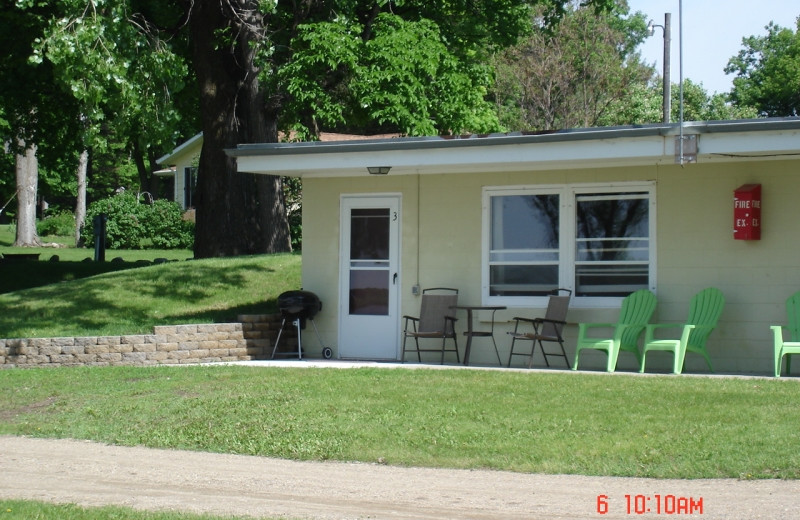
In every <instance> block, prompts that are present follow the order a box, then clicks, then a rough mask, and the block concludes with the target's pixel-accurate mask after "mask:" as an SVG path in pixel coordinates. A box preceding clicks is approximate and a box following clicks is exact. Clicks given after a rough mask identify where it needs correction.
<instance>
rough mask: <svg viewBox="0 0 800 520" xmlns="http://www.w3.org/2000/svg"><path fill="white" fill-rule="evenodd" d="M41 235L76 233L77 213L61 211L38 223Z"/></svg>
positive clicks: (37, 226) (37, 231)
mask: <svg viewBox="0 0 800 520" xmlns="http://www.w3.org/2000/svg"><path fill="white" fill-rule="evenodd" d="M36 233H38V234H39V236H42V237H43V236H48V235H51V236H62V237H66V236H72V235H74V234H75V215H73V214H72V213H70V212H69V211H61V212H58V213H56V214H55V215H51V216H49V217H47V218H45V219H43V220H40V221H39V222H37V223H36Z"/></svg>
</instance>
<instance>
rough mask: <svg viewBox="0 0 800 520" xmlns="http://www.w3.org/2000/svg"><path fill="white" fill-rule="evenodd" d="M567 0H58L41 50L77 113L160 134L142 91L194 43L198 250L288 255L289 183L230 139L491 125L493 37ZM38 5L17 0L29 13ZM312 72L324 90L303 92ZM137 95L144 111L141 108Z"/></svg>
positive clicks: (513, 31)
mask: <svg viewBox="0 0 800 520" xmlns="http://www.w3.org/2000/svg"><path fill="white" fill-rule="evenodd" d="M589 1H590V2H591V3H593V4H595V5H597V6H601V7H607V6H608V5H610V4H612V3H613V2H612V1H611V0H589ZM567 2H568V0H555V1H550V0H548V1H547V2H545V0H527V1H517V0H449V1H448V2H429V1H427V0H369V1H368V0H306V1H304V2H279V1H277V0H208V1H203V2H197V1H192V0H171V1H166V2H158V1H155V0H114V1H111V0H65V1H64V2H59V3H58V5H59V8H60V9H63V13H60V14H58V15H57V16H56V15H53V16H51V17H49V18H46V20H47V24H46V25H45V27H46V28H47V31H46V35H45V36H43V37H42V42H43V44H42V46H41V52H40V54H39V55H38V57H39V58H40V59H41V61H40V64H41V65H43V66H45V67H54V68H55V69H56V72H57V79H58V81H60V83H61V85H63V86H65V87H66V88H65V90H66V91H68V92H70V93H71V95H72V96H73V98H74V99H75V100H77V101H78V102H79V103H78V105H79V106H80V108H81V110H80V111H79V112H78V114H77V115H76V117H75V120H76V121H77V120H78V119H79V117H78V116H82V117H86V118H88V119H89V120H90V121H92V122H93V125H92V128H94V129H99V128H101V126H104V125H110V124H111V121H110V119H112V118H113V119H114V122H113V126H114V127H116V128H115V130H116V131H120V130H121V129H124V128H127V131H128V132H133V131H134V130H135V128H138V127H143V128H145V131H144V132H143V135H148V134H152V133H154V132H156V128H155V127H156V126H157V125H156V123H155V121H157V119H156V118H155V117H154V116H155V115H157V114H160V115H162V116H164V114H167V113H168V112H167V111H149V110H148V109H147V105H146V101H147V100H149V99H151V97H138V96H136V95H135V89H136V87H140V88H142V87H144V86H149V85H150V84H158V85H159V88H158V91H159V92H167V93H168V94H169V96H168V97H171V96H172V94H173V93H174V92H175V91H176V90H175V86H174V83H172V82H170V81H167V80H165V79H164V78H162V77H160V76H159V75H158V74H159V73H163V74H167V71H170V70H176V69H177V67H178V66H179V65H180V58H181V57H182V56H183V55H184V54H183V53H184V52H186V53H187V54H186V55H187V56H188V57H189V59H190V60H191V63H192V69H193V72H194V74H195V76H196V81H197V85H198V86H199V89H198V90H199V113H200V120H201V128H202V130H203V135H204V139H203V141H204V143H203V151H202V154H201V159H200V164H199V176H198V197H197V240H196V247H195V256H197V257H209V256H227V255H236V254H250V253H265V252H275V251H285V250H288V249H289V232H288V225H287V223H286V211H285V207H284V205H285V203H284V201H283V194H282V189H281V181H280V179H278V178H273V177H268V176H253V175H248V174H243V173H237V171H236V164H235V162H234V160H232V159H230V158H229V157H228V156H227V155H226V154H225V149H226V148H230V147H233V146H236V145H238V144H242V143H255V142H274V141H277V139H278V130H279V129H287V130H288V129H294V130H298V129H299V130H301V131H306V132H307V133H310V134H313V133H314V132H316V131H318V130H319V129H321V128H323V127H326V126H329V127H331V129H340V128H348V127H351V128H362V129H373V128H381V129H383V128H387V129H388V128H391V129H393V130H395V131H400V132H403V133H409V134H410V133H430V132H440V133H455V132H461V131H474V130H479V129H486V128H494V127H496V125H497V122H496V119H495V118H494V116H493V114H492V111H491V110H490V109H489V108H490V107H489V106H488V105H487V104H486V102H485V100H484V94H485V92H486V87H487V86H488V85H489V79H490V78H491V74H490V70H489V69H488V68H487V67H486V66H485V65H484V63H485V58H486V56H487V55H488V49H490V48H494V47H505V46H507V45H510V44H513V43H514V42H515V41H516V40H517V38H518V36H519V35H521V34H524V33H525V32H526V31H528V30H529V29H530V27H529V20H530V18H529V8H530V6H531V5H535V4H538V3H547V4H548V5H550V6H552V10H551V11H549V15H548V16H551V17H557V16H558V14H559V9H560V8H561V7H562V6H563V4H565V3H567ZM39 3H40V1H39V0H18V1H17V3H16V6H17V7H18V8H20V9H23V10H26V9H27V10H28V11H32V10H34V9H35V8H36V7H37V6H38V5H39ZM41 3H43V4H47V2H41ZM43 19H44V18H43ZM187 30H188V41H189V42H190V45H189V46H188V47H187V46H185V45H183V43H182V42H184V41H186V40H185V39H184V38H186V36H187ZM40 32H41V31H40ZM417 49H418V52H411V51H415V50H417ZM168 64H172V65H175V66H174V67H170V66H168ZM298 64H300V65H302V64H306V65H310V66H308V67H306V66H299V65H298ZM151 65H152V66H151ZM311 65H313V66H311ZM406 67H407V68H406ZM291 71H294V72H296V74H295V73H292V74H289V72H291ZM179 76H180V74H177V75H176V76H175V77H179ZM169 78H171V76H168V78H167V79H169ZM309 78H311V79H313V81H316V82H317V84H319V85H323V86H324V88H323V89H319V90H315V91H314V92H312V93H311V94H308V93H306V92H305V91H304V90H303V89H302V88H298V86H299V85H301V83H302V82H303V81H307V80H309ZM162 85H163V87H162ZM145 90H147V89H145ZM148 92H150V94H149V95H150V96H153V95H155V90H154V89H150V90H148ZM116 100H119V101H118V103H116V102H115V101H116ZM157 106H162V105H160V104H157ZM163 106H166V105H163ZM128 107H131V108H132V109H134V110H139V112H138V113H140V114H144V116H143V117H142V118H139V119H137V118H136V117H131V116H130V115H129V114H128V113H127V112H126V109H127V108H128ZM115 110H116V111H115ZM120 116H122V117H120ZM167 120H168V118H165V119H164V120H163V121H161V122H162V123H164V122H166V121H167ZM99 121H104V123H103V125H98V124H96V123H98V122H99ZM120 122H123V123H124V124H119V123H120ZM148 124H150V125H151V126H145V125H148ZM164 126H168V125H166V124H165V125H164ZM123 131H124V130H123ZM98 133H99V132H96V134H95V135H97V134H98ZM141 142H143V141H139V143H141ZM144 142H146V141H144ZM76 149H77V147H76ZM80 149H81V150H82V149H83V148H80ZM134 151H135V148H134Z"/></svg>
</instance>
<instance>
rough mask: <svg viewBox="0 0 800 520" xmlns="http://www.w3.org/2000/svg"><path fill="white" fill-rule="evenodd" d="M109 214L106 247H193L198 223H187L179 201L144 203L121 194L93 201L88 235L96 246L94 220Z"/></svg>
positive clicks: (90, 243)
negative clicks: (195, 224) (195, 227)
mask: <svg viewBox="0 0 800 520" xmlns="http://www.w3.org/2000/svg"><path fill="white" fill-rule="evenodd" d="M101 214H105V215H106V216H107V221H106V247H107V248H109V249H142V248H149V247H152V248H158V249H186V248H191V246H192V243H193V237H194V224H193V223H192V222H188V221H185V220H183V218H182V213H181V209H180V206H179V205H178V204H177V203H175V202H170V201H165V200H157V201H154V202H153V203H152V204H143V203H141V202H140V201H139V198H137V197H135V196H134V195H131V194H128V193H120V194H118V195H114V196H112V197H108V198H106V199H102V200H98V201H95V202H93V203H92V204H91V205H90V206H89V208H88V209H87V211H86V227H85V228H84V234H85V236H86V242H87V245H88V246H92V245H94V228H95V227H94V219H95V217H97V216H99V215H101Z"/></svg>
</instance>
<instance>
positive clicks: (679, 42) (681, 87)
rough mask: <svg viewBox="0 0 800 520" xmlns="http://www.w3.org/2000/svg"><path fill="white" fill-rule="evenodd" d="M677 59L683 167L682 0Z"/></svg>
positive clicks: (679, 0) (681, 0) (681, 161)
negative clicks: (678, 66)
mask: <svg viewBox="0 0 800 520" xmlns="http://www.w3.org/2000/svg"><path fill="white" fill-rule="evenodd" d="M678 54H679V57H678V61H679V62H680V63H679V65H680V86H679V91H680V120H679V123H678V126H679V128H680V164H681V167H683V0H678Z"/></svg>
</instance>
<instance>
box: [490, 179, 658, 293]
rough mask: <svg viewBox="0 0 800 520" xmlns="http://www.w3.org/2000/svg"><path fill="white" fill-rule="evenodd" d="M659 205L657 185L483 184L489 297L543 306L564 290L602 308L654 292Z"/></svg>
mask: <svg viewBox="0 0 800 520" xmlns="http://www.w3.org/2000/svg"><path fill="white" fill-rule="evenodd" d="M654 204H655V188H654V185H653V184H652V183H647V184H620V185H602V186H599V185H572V186H555V187H553V186H550V187H541V188H539V187H536V188H534V187H514V188H486V189H485V190H484V233H483V235H484V262H483V297H484V298H483V299H484V301H487V302H490V303H493V304H503V305H510V306H539V305H544V303H545V300H544V298H545V297H546V296H547V295H548V294H549V293H550V292H551V291H553V290H554V289H557V288H559V287H563V288H568V289H572V290H573V294H574V296H575V298H576V299H577V300H576V303H577V304H581V303H583V304H585V305H587V306H594V305H597V306H603V305H614V304H616V303H618V300H619V298H621V297H624V296H626V295H628V294H630V293H631V292H633V291H636V290H638V289H645V288H649V289H652V288H653V286H654V272H655V268H654V260H655V238H654V237H655V233H654V230H655V222H654V218H655V211H654Z"/></svg>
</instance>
